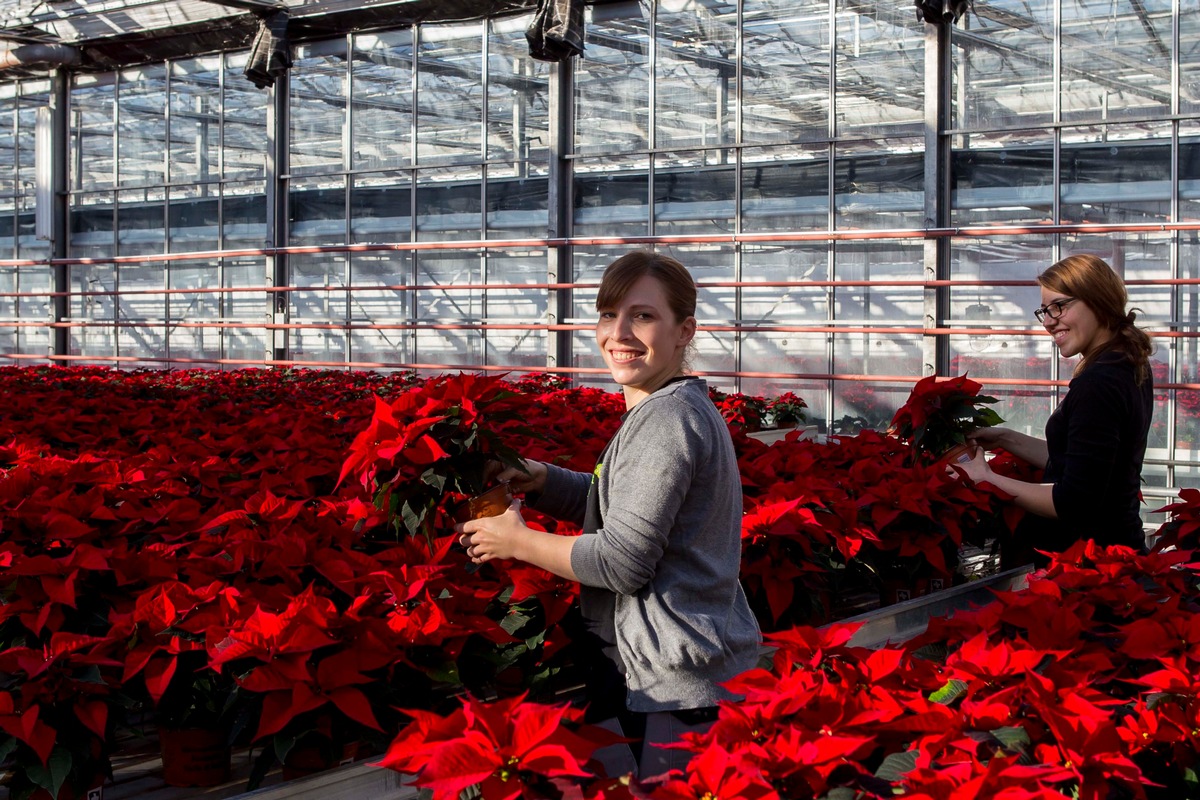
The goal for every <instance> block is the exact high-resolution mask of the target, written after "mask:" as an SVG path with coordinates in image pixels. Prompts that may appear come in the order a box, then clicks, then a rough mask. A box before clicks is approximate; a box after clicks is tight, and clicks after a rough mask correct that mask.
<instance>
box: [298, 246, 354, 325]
mask: <svg viewBox="0 0 1200 800" xmlns="http://www.w3.org/2000/svg"><path fill="white" fill-rule="evenodd" d="M346 264H347V254H346V253H293V254H292V255H291V256H290V257H289V258H288V271H289V273H290V280H289V281H288V285H289V286H291V287H292V291H290V292H289V293H288V297H290V298H291V306H292V308H291V321H292V322H298V323H299V322H314V323H322V324H324V323H333V322H336V323H343V322H345V321H346V319H347V314H348V305H347V302H346V296H347V292H346V291H345V286H346Z"/></svg>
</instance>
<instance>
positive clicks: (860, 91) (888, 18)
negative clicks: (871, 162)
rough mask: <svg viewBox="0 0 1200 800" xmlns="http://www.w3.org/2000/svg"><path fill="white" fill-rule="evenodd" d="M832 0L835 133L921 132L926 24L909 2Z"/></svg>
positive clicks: (923, 114) (873, 134)
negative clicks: (917, 18)
mask: <svg viewBox="0 0 1200 800" xmlns="http://www.w3.org/2000/svg"><path fill="white" fill-rule="evenodd" d="M835 2H836V7H837V18H836V21H835V23H834V33H835V36H836V39H835V41H836V50H835V54H834V55H835V67H834V68H835V69H836V71H837V72H836V74H837V82H836V85H835V96H834V106H833V108H834V115H835V117H836V122H837V135H838V137H839V138H846V137H851V136H853V137H858V136H894V135H897V134H901V135H903V134H909V135H917V134H920V133H921V131H922V130H923V129H924V120H925V78H924V75H925V63H924V60H925V30H924V29H925V26H924V25H923V24H921V23H915V22H914V20H913V16H914V14H913V9H912V4H911V3H909V4H902V3H860V2H858V0H835Z"/></svg>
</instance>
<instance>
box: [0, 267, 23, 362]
mask: <svg viewBox="0 0 1200 800" xmlns="http://www.w3.org/2000/svg"><path fill="white" fill-rule="evenodd" d="M20 285H21V282H20V279H19V273H18V268H17V267H0V293H2V294H3V295H6V296H0V319H3V320H8V321H9V322H12V321H15V320H17V319H18V318H19V317H20V313H21V312H20V310H19V305H20V299H21V298H19V297H13V296H12V294H13V293H16V292H19V291H20V288H19V287H20ZM4 330H5V331H6V332H7V334H9V335H11V336H12V337H14V338H12V339H11V340H10V341H8V344H10V345H11V346H12V348H13V349H10V350H4V349H2V348H0V352H5V353H9V352H15V348H16V346H17V344H16V342H17V340H16V338H15V337H16V335H17V329H16V328H13V327H9V328H5V329H4Z"/></svg>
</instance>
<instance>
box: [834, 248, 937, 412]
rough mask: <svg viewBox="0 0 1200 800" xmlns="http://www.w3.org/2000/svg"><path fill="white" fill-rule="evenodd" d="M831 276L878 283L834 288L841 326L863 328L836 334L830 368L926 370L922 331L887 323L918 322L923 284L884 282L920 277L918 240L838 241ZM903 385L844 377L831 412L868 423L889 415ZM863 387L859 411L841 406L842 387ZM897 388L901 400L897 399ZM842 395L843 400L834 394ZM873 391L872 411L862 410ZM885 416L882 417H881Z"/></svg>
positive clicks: (869, 372)
mask: <svg viewBox="0 0 1200 800" xmlns="http://www.w3.org/2000/svg"><path fill="white" fill-rule="evenodd" d="M834 264H835V267H834V269H835V272H834V277H835V278H836V279H837V280H840V281H871V282H874V283H875V284H877V285H870V286H839V287H836V288H835V290H834V300H835V306H834V319H835V324H837V325H839V326H849V327H855V328H863V329H864V330H863V331H862V332H854V333H843V334H837V335H835V336H834V341H833V348H834V350H833V371H834V372H835V373H837V374H839V375H841V374H849V375H896V376H912V378H913V380H914V381H915V380H916V379H917V378H918V377H920V376H922V375H924V374H925V373H924V359H923V356H922V336H921V334H919V333H908V332H905V333H889V332H888V331H887V329H888V328H893V327H901V328H912V327H920V325H915V324H914V323H916V321H918V320H922V319H923V318H924V290H923V288H922V287H921V286H898V285H888V282H889V281H913V280H920V278H921V277H922V271H923V266H922V245H921V243H920V242H919V241H918V242H911V241H903V242H888V241H864V242H845V243H839V244H838V245H837V246H836V248H835V259H834ZM911 388H912V386H911V382H910V383H909V385H907V386H906V387H901V386H899V385H891V384H888V385H883V384H875V383H873V382H866V383H863V382H847V385H840V384H839V385H838V386H835V388H834V394H835V404H834V409H833V416H834V418H840V417H842V416H844V415H846V414H850V415H851V416H856V415H857V416H862V417H864V418H866V419H867V420H868V422H869V423H870V425H871V426H872V427H876V426H877V425H878V424H879V422H880V419H881V417H880V416H879V415H886V417H887V420H890V418H891V415H892V413H894V412H895V410H896V408H898V407H899V405H900V403H903V401H904V398H905V397H907V396H908V392H909V391H910V390H911ZM860 391H861V392H865V394H864V395H863V396H862V398H860V400H859V401H856V403H857V406H856V407H860V413H858V414H853V413H851V412H850V411H846V410H842V404H843V403H846V402H849V401H848V400H847V399H846V392H850V396H851V397H857V395H856V394H855V392H860ZM897 392H900V393H901V396H900V398H899V402H895V400H896V393H897ZM838 397H841V401H838V400H837V398H838ZM870 397H874V398H875V400H874V401H873V403H874V406H875V414H876V416H871V415H869V414H867V413H866V411H867V410H868V409H869V408H870V407H871V403H870V402H868V400H869V398H870ZM887 420H883V422H884V423H886V422H887Z"/></svg>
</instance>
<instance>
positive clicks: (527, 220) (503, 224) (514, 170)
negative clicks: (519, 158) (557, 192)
mask: <svg viewBox="0 0 1200 800" xmlns="http://www.w3.org/2000/svg"><path fill="white" fill-rule="evenodd" d="M527 166H530V165H528V164H526V163H520V164H512V165H489V166H488V171H487V175H488V183H487V235H488V238H489V239H525V238H530V239H539V238H543V237H545V236H548V235H549V234H550V204H549V192H550V181H549V179H548V178H547V177H546V174H545V172H544V171H541V172H537V173H531V171H529V170H526V169H525V167H527Z"/></svg>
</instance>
